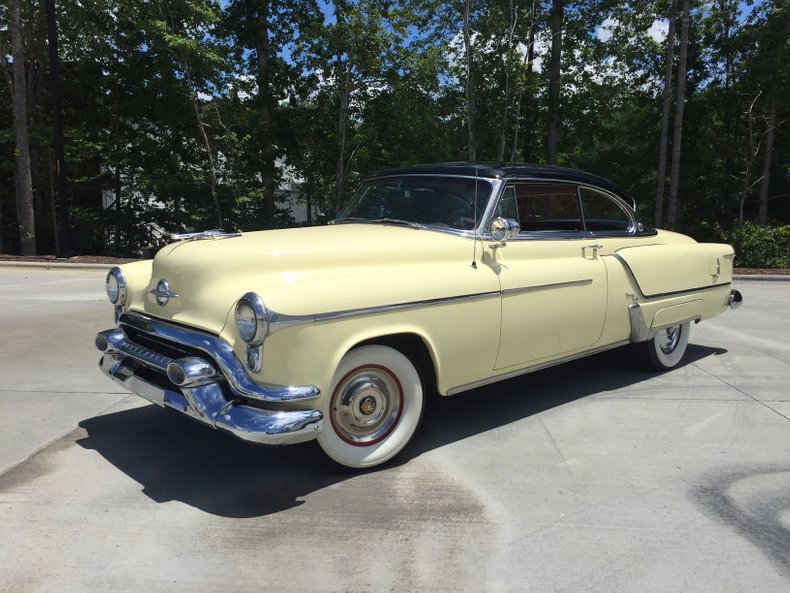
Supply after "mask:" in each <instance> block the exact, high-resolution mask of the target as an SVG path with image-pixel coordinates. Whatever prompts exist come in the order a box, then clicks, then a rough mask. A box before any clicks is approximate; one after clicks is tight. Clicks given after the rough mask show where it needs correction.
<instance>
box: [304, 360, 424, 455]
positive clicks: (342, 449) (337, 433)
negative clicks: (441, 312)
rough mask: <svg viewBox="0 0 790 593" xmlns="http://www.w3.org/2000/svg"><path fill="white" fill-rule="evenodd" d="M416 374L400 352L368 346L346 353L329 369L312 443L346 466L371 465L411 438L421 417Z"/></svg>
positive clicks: (421, 396) (420, 388)
mask: <svg viewBox="0 0 790 593" xmlns="http://www.w3.org/2000/svg"><path fill="white" fill-rule="evenodd" d="M423 403H424V389H423V382H422V379H421V377H420V373H419V372H418V371H417V369H416V367H415V366H414V364H413V363H412V361H411V360H410V359H409V358H408V357H407V356H405V355H404V354H403V353H401V352H399V351H398V350H395V349H394V348H390V347H388V346H381V345H371V346H362V347H360V348H356V349H354V350H352V351H351V352H349V353H348V354H346V356H345V357H344V358H343V360H342V361H341V362H340V366H339V367H338V369H337V371H336V372H335V378H334V380H333V382H332V395H331V397H330V399H329V402H328V404H327V407H326V409H325V410H324V412H325V415H324V417H325V421H324V423H325V424H324V430H323V431H322V432H321V434H320V435H319V437H318V442H319V444H320V445H321V448H322V449H323V450H324V452H325V453H326V454H327V455H329V457H331V458H332V459H334V460H335V461H336V462H338V463H340V464H341V465H345V466H346V467H351V468H365V467H373V466H375V465H378V464H380V463H384V462H385V461H387V460H389V459H392V457H394V456H395V455H396V454H397V453H399V452H400V451H401V450H402V449H403V448H404V447H405V446H406V445H407V444H408V442H409V441H410V440H411V438H412V436H413V435H414V432H415V431H416V429H417V425H418V424H419V423H420V418H421V417H422V410H423Z"/></svg>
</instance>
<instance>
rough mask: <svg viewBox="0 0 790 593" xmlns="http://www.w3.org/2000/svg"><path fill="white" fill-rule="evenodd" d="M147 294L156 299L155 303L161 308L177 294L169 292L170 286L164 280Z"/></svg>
mask: <svg viewBox="0 0 790 593" xmlns="http://www.w3.org/2000/svg"><path fill="white" fill-rule="evenodd" d="M148 293H149V294H152V295H154V297H156V302H157V304H159V305H160V306H161V307H164V306H165V305H166V304H167V301H169V300H170V299H171V298H172V299H174V298H176V297H177V296H178V293H177V292H173V291H171V290H170V284H168V282H167V280H165V279H162V280H160V281H159V283H158V284H157V285H156V288H153V289H151V290H149V291H148Z"/></svg>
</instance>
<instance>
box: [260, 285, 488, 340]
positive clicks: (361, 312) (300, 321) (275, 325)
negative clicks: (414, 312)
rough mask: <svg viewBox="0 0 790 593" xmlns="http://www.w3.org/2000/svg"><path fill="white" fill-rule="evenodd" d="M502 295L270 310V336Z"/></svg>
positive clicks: (484, 293)
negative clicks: (314, 309)
mask: <svg viewBox="0 0 790 593" xmlns="http://www.w3.org/2000/svg"><path fill="white" fill-rule="evenodd" d="M501 294H502V293H501V292H500V291H499V290H490V291H487V292H478V293H474V294H462V295H457V296H452V297H440V298H436V299H426V300H423V301H409V302H407V303H393V304H391V305H379V306H377V307H360V308H359V309H346V310H343V311H329V312H327V313H316V314H313V315H285V314H282V313H278V312H277V311H274V310H273V309H269V324H270V325H269V335H271V334H273V333H275V332H278V331H281V330H284V329H287V328H290V327H294V326H297V325H305V324H308V323H321V322H323V321H335V320H337V319H351V318H353V317H364V316H366V315H378V314H380V313H391V312H394V311H403V310H407V309H419V308H422V307H434V306H437V305H444V304H446V303H462V302H465V301H476V300H479V299H486V298H491V297H499V296H500V295H501Z"/></svg>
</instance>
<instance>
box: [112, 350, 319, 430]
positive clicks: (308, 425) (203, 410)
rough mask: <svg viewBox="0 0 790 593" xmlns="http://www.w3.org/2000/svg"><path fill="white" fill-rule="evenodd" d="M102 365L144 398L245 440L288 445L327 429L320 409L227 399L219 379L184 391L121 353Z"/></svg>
mask: <svg viewBox="0 0 790 593" xmlns="http://www.w3.org/2000/svg"><path fill="white" fill-rule="evenodd" d="M99 367H100V368H101V370H102V371H103V372H104V374H106V375H107V376H109V377H110V378H111V379H112V380H113V381H115V382H116V383H118V384H120V385H121V386H123V387H124V388H125V389H127V390H129V391H131V392H132V393H135V394H137V395H139V396H140V397H142V398H143V399H146V400H148V401H150V402H152V403H155V404H156V405H158V406H161V407H163V408H171V409H173V410H176V411H177V412H180V413H182V414H184V415H186V416H189V417H190V418H193V419H195V420H198V421H200V422H202V423H203V424H206V425H208V426H211V427H212V428H218V429H221V430H225V431H227V432H230V433H232V434H234V435H235V436H237V437H239V438H240V439H244V440H245V441H252V442H254V443H262V444H266V445H288V444H293V443H301V442H304V441H309V440H312V439H314V438H316V437H317V436H318V435H319V434H320V433H321V430H322V429H323V414H322V413H321V412H319V411H318V410H290V411H272V410H262V409H260V408H253V407H251V406H245V405H243V404H239V403H238V402H235V401H233V400H230V401H228V400H226V399H225V397H224V395H223V393H222V389H221V388H220V386H219V384H217V383H210V384H208V385H202V386H198V387H194V388H182V389H181V393H178V392H177V391H173V390H169V389H163V388H161V387H159V386H157V385H154V384H152V383H149V382H148V381H146V380H145V379H142V378H141V377H139V376H137V375H135V371H134V364H133V363H132V364H130V363H129V362H128V361H127V360H124V357H123V355H120V354H112V353H106V354H105V355H104V356H102V358H101V360H100V361H99Z"/></svg>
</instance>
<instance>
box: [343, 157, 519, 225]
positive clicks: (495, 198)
mask: <svg viewBox="0 0 790 593" xmlns="http://www.w3.org/2000/svg"><path fill="white" fill-rule="evenodd" d="M404 177H452V178H454V179H474V180H476V181H478V182H485V183H488V184H489V185H490V186H491V193H490V194H489V195H488V199H487V203H486V205H485V207H483V208H482V213H481V215H480V219H479V220H478V221H477V227H476V228H473V229H454V228H450V227H443V226H434V225H431V224H424V223H418V224H419V225H420V227H421V228H423V229H425V230H429V231H438V232H440V233H446V234H449V235H456V236H459V237H467V238H469V239H474V238H478V239H479V238H481V237H482V236H483V235H485V234H487V232H488V231H487V229H488V227H487V225H486V221H487V220H488V219H489V218H491V213H492V212H493V209H494V206H495V205H496V204H497V203H498V202H499V194H500V193H501V189H502V186H504V180H503V179H499V178H496V177H483V176H480V177H478V176H476V175H454V174H445V173H407V174H403V175H399V174H393V175H381V176H380V177H371V178H369V179H366V180H365V181H370V182H373V181H379V180H386V179H402V178H404ZM475 201H477V200H476V199H475ZM329 224H387V223H382V222H374V221H364V220H351V221H349V222H343V221H342V220H339V219H334V220H331V221H330V222H329Z"/></svg>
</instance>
